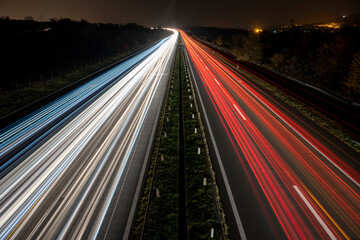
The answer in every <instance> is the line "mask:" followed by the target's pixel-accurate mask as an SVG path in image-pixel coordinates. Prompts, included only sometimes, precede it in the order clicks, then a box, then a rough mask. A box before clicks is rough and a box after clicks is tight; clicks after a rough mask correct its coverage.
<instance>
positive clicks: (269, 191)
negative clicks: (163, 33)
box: [181, 32, 360, 239]
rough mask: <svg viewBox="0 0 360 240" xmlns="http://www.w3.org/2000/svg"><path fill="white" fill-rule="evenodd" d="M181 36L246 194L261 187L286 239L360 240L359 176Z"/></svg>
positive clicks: (246, 83)
mask: <svg viewBox="0 0 360 240" xmlns="http://www.w3.org/2000/svg"><path fill="white" fill-rule="evenodd" d="M181 34H182V37H183V40H184V43H185V46H186V49H187V52H188V55H189V57H190V59H191V61H192V62H193V64H194V67H195V69H196V71H197V73H198V75H199V77H200V79H199V82H200V83H201V84H202V86H203V88H204V89H205V93H206V94H207V95H208V96H207V97H208V98H209V99H210V102H211V104H212V106H211V107H212V108H213V109H215V111H216V113H217V115H218V116H217V117H218V118H219V119H220V121H221V124H222V127H223V129H224V131H225V132H226V134H227V135H228V137H229V139H230V142H232V145H233V151H234V152H235V153H236V155H237V156H238V159H236V160H237V161H240V162H241V164H242V165H244V166H245V165H246V166H248V167H249V168H250V169H251V173H246V176H247V177H248V179H249V182H250V184H251V186H253V187H255V185H256V184H258V185H259V186H260V188H261V191H262V192H263V194H264V195H265V197H266V199H267V201H268V204H269V205H270V206H271V209H272V211H273V213H274V214H275V216H276V218H277V220H278V222H279V224H280V226H281V228H282V230H283V231H284V233H285V235H286V236H287V238H289V239H296V238H300V239H317V238H321V239H327V238H332V237H333V236H335V237H336V238H340V239H346V238H348V236H350V238H359V237H360V226H359V222H360V191H359V182H358V179H360V175H359V173H358V172H357V171H356V170H355V169H353V168H352V167H351V166H350V165H349V164H347V163H346V161H344V159H341V158H340V157H338V156H337V154H336V153H335V152H334V151H332V149H330V148H328V147H326V145H324V144H323V143H322V142H321V141H320V140H319V138H317V137H315V136H314V135H312V134H313V133H311V132H308V131H307V130H305V129H304V128H302V127H301V126H300V125H299V124H297V123H296V122H295V121H294V120H293V118H292V116H288V115H287V113H286V112H284V111H283V109H282V108H279V107H277V106H278V105H276V104H274V101H273V100H272V99H271V98H270V97H269V96H264V95H261V94H259V92H258V91H257V89H256V88H255V87H254V86H253V85H252V84H251V82H250V81H249V80H247V79H246V78H244V77H242V76H240V75H239V74H237V73H236V72H235V71H234V70H233V69H230V68H229V67H227V66H226V65H225V64H223V63H222V62H220V61H219V59H218V58H216V57H214V56H213V54H212V51H210V50H209V49H208V48H206V47H204V46H202V45H201V44H200V43H198V42H196V41H194V40H192V39H190V38H189V37H188V36H187V35H186V34H185V33H183V32H181ZM270 100H271V101H270ZM211 104H210V105H211ZM208 107H209V106H208ZM240 109H241V110H242V111H240ZM245 116H246V117H245ZM241 119H242V120H246V121H240V120H241ZM346 156H348V155H346ZM234 160H235V159H234ZM246 168H247V167H244V169H246ZM242 171H246V170H242ZM234 185H235V186H236V183H235V184H234ZM293 186H304V188H306V189H307V191H301V194H299V192H298V191H297V190H299V189H300V187H297V188H294V187H293ZM254 191H256V190H255V189H254ZM302 196H304V197H305V198H306V201H304V199H303V198H302ZM313 196H316V200H315V198H314V197H313ZM308 203H309V204H310V206H311V207H312V209H310V208H309V205H308ZM260 205H261V204H260ZM312 210H314V211H315V212H316V213H317V214H318V215H314V214H313V211H312ZM317 216H319V218H321V219H322V221H321V222H320V221H319V219H318V217H317ZM245 231H246V229H245ZM274 231H275V230H274Z"/></svg>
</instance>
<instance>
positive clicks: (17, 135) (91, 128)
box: [0, 31, 178, 239]
mask: <svg viewBox="0 0 360 240" xmlns="http://www.w3.org/2000/svg"><path fill="white" fill-rule="evenodd" d="M173 32H174V34H173V35H172V36H170V37H168V38H166V39H164V40H163V41H161V42H159V43H158V44H157V45H156V46H154V47H153V48H152V49H148V50H146V51H145V52H142V53H140V54H138V55H136V56H135V57H134V58H132V59H130V60H128V61H126V62H124V63H122V64H120V65H119V66H117V67H115V68H113V69H112V70H110V71H109V72H107V73H105V74H103V75H101V76H99V77H97V78H96V79H94V80H93V81H91V82H89V83H88V84H85V85H84V86H82V87H80V88H79V89H76V90H75V91H74V92H72V93H70V94H68V95H66V96H64V97H63V98H60V99H58V100H57V101H55V102H53V103H51V104H49V105H48V106H45V107H44V108H43V109H41V110H40V111H38V112H36V113H34V114H32V115H31V116H29V117H27V118H25V119H23V120H22V121H20V122H18V123H16V124H14V125H12V126H10V127H9V128H7V129H5V131H3V132H2V135H1V137H2V143H1V144H3V145H2V147H1V149H2V150H1V154H6V152H7V151H10V150H11V149H12V148H16V146H17V145H18V144H19V143H20V142H21V141H24V139H26V138H27V137H29V136H31V134H33V132H34V131H38V129H41V128H42V127H43V125H45V124H47V123H48V122H49V121H51V120H52V118H56V117H58V116H59V114H62V113H61V112H62V111H66V108H69V107H71V106H72V105H73V104H75V105H76V103H77V102H78V101H81V99H82V98H83V97H84V96H85V95H87V94H89V93H90V92H92V91H94V89H96V88H98V87H99V86H101V85H103V84H105V85H106V84H109V83H108V81H109V79H112V78H117V80H116V81H115V82H114V83H113V84H111V87H109V88H107V89H106V91H104V92H102V93H101V94H98V96H97V97H96V99H95V100H94V101H92V102H91V103H90V104H89V105H88V106H87V107H86V108H85V109H84V110H83V111H81V112H80V113H78V114H77V115H76V116H75V117H74V118H73V119H72V120H71V121H69V122H68V123H67V124H66V125H65V126H64V127H62V128H61V129H60V130H58V131H57V132H56V134H54V135H53V136H52V137H51V138H49V139H46V141H44V142H43V143H42V144H41V146H40V147H39V148H37V149H35V150H34V151H33V152H32V153H31V155H30V156H28V157H27V158H25V159H24V160H23V161H22V162H21V163H20V164H19V165H18V166H17V167H16V168H14V169H13V170H12V171H11V172H9V173H8V174H7V175H5V176H4V177H3V178H2V179H1V180H0V238H1V239H8V238H37V239H55V238H63V239H70V238H71V239H75V238H76V239H80V238H82V237H86V238H95V237H96V236H97V234H98V232H99V229H100V227H101V224H102V221H103V219H104V216H105V214H106V212H107V211H108V209H109V205H110V202H111V199H112V198H113V194H114V192H115V189H116V187H117V185H118V184H119V182H120V179H121V178H123V177H124V176H123V171H124V168H125V167H126V165H127V164H128V160H129V157H130V155H131V152H132V151H133V150H134V149H133V147H134V144H135V142H136V140H137V138H138V136H139V131H140V129H141V127H142V125H143V122H144V119H145V117H146V115H147V113H148V109H149V106H150V104H151V102H152V100H153V98H154V95H155V92H156V91H157V89H158V86H159V83H160V79H161V77H162V75H163V73H164V70H165V66H166V65H167V64H168V62H169V60H170V59H171V56H172V52H173V49H174V46H175V44H176V41H177V36H178V32H176V31H173ZM139 61H140V62H139ZM134 62H139V64H138V65H137V66H136V67H135V68H133V67H132V66H133V65H134ZM128 68H131V69H132V68H133V69H132V70H131V71H129V72H128V73H127V74H126V75H125V76H124V77H122V78H121V79H119V77H118V76H119V75H120V76H121V74H122V73H123V72H125V71H126V70H127V69H128ZM50 131H52V130H50Z"/></svg>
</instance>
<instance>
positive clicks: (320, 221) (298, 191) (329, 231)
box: [293, 185, 336, 240]
mask: <svg viewBox="0 0 360 240" xmlns="http://www.w3.org/2000/svg"><path fill="white" fill-rule="evenodd" d="M293 188H294V189H295V191H296V192H297V194H299V196H300V198H301V199H302V200H303V201H304V203H305V204H306V206H307V207H308V208H309V210H310V211H311V213H312V214H313V215H314V217H315V218H316V220H317V221H318V222H319V223H320V225H321V226H322V227H323V229H324V230H325V232H326V233H327V235H329V237H330V239H334V240H336V237H335V236H334V234H333V233H332V231H331V230H330V229H329V228H328V226H327V225H326V223H325V222H324V221H323V220H322V218H321V217H320V215H319V214H318V213H317V212H316V210H315V209H314V207H313V206H312V205H311V204H310V202H309V201H308V200H307V199H306V197H305V196H304V194H303V193H302V192H301V191H300V189H299V188H298V186H296V185H293Z"/></svg>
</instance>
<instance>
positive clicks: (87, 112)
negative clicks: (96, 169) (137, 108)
mask: <svg viewBox="0 0 360 240" xmlns="http://www.w3.org/2000/svg"><path fill="white" fill-rule="evenodd" d="M162 60H163V58H161V60H160V61H162ZM155 65H156V64H155ZM129 75H131V74H129ZM150 75H151V74H150ZM143 76H147V77H149V74H144V75H143ZM142 82H144V81H142ZM122 83H123V82H120V83H119V84H120V85H121V84H122ZM131 88H132V87H131V85H130V89H131ZM135 90H136V89H135ZM134 92H140V93H141V91H134ZM109 94H110V96H111V93H109ZM109 94H107V95H109ZM121 96H122V95H120V97H121ZM116 100H117V99H116V98H115V103H116V102H117V101H116ZM99 102H101V100H99V101H98V102H97V103H96V104H94V105H99ZM125 105H126V104H125ZM110 106H111V105H110ZM98 107H100V109H101V110H102V111H105V112H107V113H108V112H109V111H108V109H107V108H103V107H102V105H99V106H98ZM125 107H129V106H125ZM90 109H91V108H90ZM131 110H132V109H131V108H130V111H131ZM110 112H112V111H110ZM86 114H88V115H92V112H91V111H86V112H84V113H83V115H86ZM101 117H103V114H99V116H96V117H95V118H97V119H99V120H100V121H101ZM79 118H84V116H80V117H79ZM78 120H79V119H78ZM83 122H85V125H87V124H86V121H80V123H83ZM74 123H78V121H74ZM91 125H93V126H95V128H96V127H97V125H94V124H91ZM90 127H91V126H90ZM69 128H70V130H71V127H69ZM75 129H76V128H75ZM85 132H87V131H85ZM74 134H75V136H77V135H78V134H77V133H76V132H75V133H74ZM81 134H83V133H81ZM57 141H58V140H56V141H55V142H57ZM65 141H69V140H68V139H65ZM50 154H51V153H50ZM27 214H28V213H27Z"/></svg>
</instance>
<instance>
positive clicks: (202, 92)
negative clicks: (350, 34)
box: [190, 61, 285, 239]
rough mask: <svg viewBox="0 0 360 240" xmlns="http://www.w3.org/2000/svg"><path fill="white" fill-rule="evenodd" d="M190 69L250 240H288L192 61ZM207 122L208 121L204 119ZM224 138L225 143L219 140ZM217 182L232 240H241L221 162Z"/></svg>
mask: <svg viewBox="0 0 360 240" xmlns="http://www.w3.org/2000/svg"><path fill="white" fill-rule="evenodd" d="M190 69H191V71H192V73H193V74H194V76H195V79H194V83H195V85H196V86H197V90H198V94H197V98H198V100H199V102H200V98H201V99H202V101H203V103H204V109H203V108H202V107H201V106H200V111H201V112H202V116H205V115H207V116H208V120H209V125H205V130H206V132H207V136H210V132H209V128H210V129H211V132H212V133H213V135H214V137H215V139H216V140H215V143H213V142H212V141H208V143H209V146H210V154H211V157H212V159H217V157H216V151H215V146H214V145H217V148H218V149H219V154H220V156H221V160H222V164H223V166H224V168H225V174H226V177H227V179H228V180H229V184H230V188H231V192H232V195H233V197H234V199H235V203H236V208H237V211H238V212H239V215H240V218H241V222H242V225H243V228H244V229H245V234H246V238H247V239H279V238H284V237H285V235H284V232H283V231H282V228H281V226H280V225H279V223H278V222H277V221H276V217H275V215H274V213H273V212H272V211H271V207H270V205H269V204H268V202H267V201H266V197H265V195H264V194H263V192H262V191H261V190H260V186H259V185H258V184H257V183H256V181H255V176H254V175H253V174H252V172H251V171H250V169H249V168H248V166H246V165H244V164H243V163H242V162H241V161H238V160H237V159H239V156H238V153H239V150H236V148H234V147H233V141H232V140H231V138H229V136H228V133H227V130H226V128H225V127H224V125H223V123H222V121H221V119H220V118H219V115H218V113H217V111H216V108H215V106H214V105H213V103H212V101H211V99H210V96H209V95H208V93H207V91H206V88H205V86H204V85H203V83H202V81H201V79H200V77H199V75H198V73H197V71H195V70H194V69H195V66H194V64H193V62H192V61H190ZM203 122H204V123H205V122H206V120H205V119H203ZM217 139H221V140H217ZM213 164H214V169H215V174H216V179H217V182H218V184H219V188H220V195H221V199H222V202H223V205H224V210H225V214H226V217H227V222H228V224H229V233H230V237H231V238H232V239H240V231H241V230H239V229H238V228H237V222H236V219H235V216H234V211H233V208H232V206H231V203H230V199H229V193H228V192H227V191H226V185H225V182H224V180H223V178H224V176H222V174H221V169H220V166H219V164H218V161H213Z"/></svg>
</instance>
